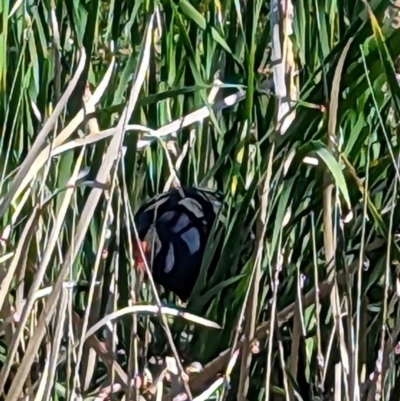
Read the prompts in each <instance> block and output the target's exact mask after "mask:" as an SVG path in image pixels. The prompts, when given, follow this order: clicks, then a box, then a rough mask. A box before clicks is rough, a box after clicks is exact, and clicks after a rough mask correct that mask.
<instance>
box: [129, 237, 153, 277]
mask: <svg viewBox="0 0 400 401" xmlns="http://www.w3.org/2000/svg"><path fill="white" fill-rule="evenodd" d="M140 248H142V252H141V251H140ZM148 250H149V246H148V244H147V242H146V241H139V242H137V241H136V240H135V241H133V259H134V261H135V266H136V268H137V269H138V270H141V271H143V272H145V271H146V263H145V260H144V259H143V256H142V255H144V256H145V257H146V255H147V252H148Z"/></svg>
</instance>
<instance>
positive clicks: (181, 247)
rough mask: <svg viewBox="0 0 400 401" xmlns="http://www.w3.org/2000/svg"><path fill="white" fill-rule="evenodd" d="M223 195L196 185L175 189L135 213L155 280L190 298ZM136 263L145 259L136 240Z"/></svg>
mask: <svg viewBox="0 0 400 401" xmlns="http://www.w3.org/2000/svg"><path fill="white" fill-rule="evenodd" d="M221 205H222V195H221V194H219V193H218V192H215V191H211V190H208V189H200V188H194V187H187V188H179V189H172V190H170V191H168V192H166V193H163V194H161V195H157V196H155V197H154V198H152V199H150V200H149V201H147V202H146V203H145V204H143V205H142V206H141V207H140V208H139V210H138V211H137V213H136V214H135V224H136V228H137V231H138V236H139V239H140V243H141V245H142V249H143V251H144V253H145V256H146V260H147V261H148V263H149V266H150V269H151V271H152V275H153V278H154V281H155V282H156V283H158V284H161V285H162V286H163V287H164V288H165V289H167V290H170V291H172V292H173V293H175V294H176V295H177V296H178V297H179V298H180V299H181V300H182V301H186V300H187V299H188V298H189V296H190V294H191V292H192V290H193V287H194V285H195V283H196V280H197V278H198V276H199V273H200V268H201V263H202V259H203V255H204V250H205V246H206V243H207V240H208V237H209V234H210V231H211V228H212V226H213V224H214V221H215V218H216V216H217V215H218V212H219V211H220V209H221ZM134 249H135V262H136V266H137V267H138V268H139V269H142V270H143V269H144V262H143V259H142V257H141V253H140V251H139V246H138V244H137V243H136V241H135V247H134Z"/></svg>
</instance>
